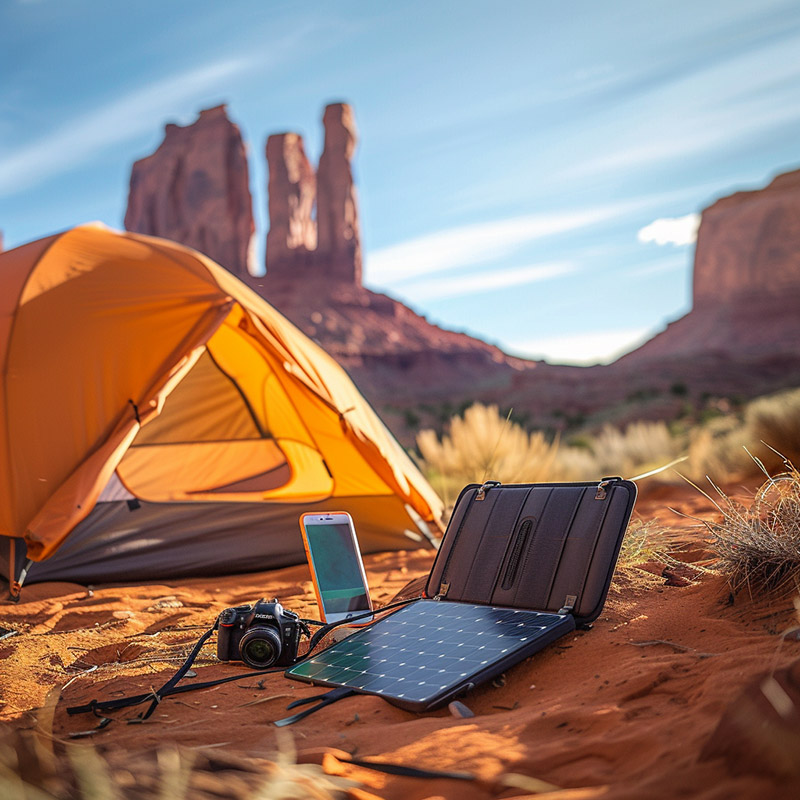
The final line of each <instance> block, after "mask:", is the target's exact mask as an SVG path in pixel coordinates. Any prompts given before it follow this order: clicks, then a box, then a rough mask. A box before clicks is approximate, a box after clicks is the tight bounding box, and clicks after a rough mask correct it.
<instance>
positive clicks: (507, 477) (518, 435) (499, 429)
mask: <svg viewBox="0 0 800 800" xmlns="http://www.w3.org/2000/svg"><path fill="white" fill-rule="evenodd" d="M448 431H449V432H448V433H444V434H442V437H441V439H440V438H439V437H438V436H437V435H436V432H435V431H433V430H423V431H420V433H419V434H418V435H417V447H418V448H419V451H420V453H421V455H422V460H423V464H422V467H423V470H424V471H425V472H426V473H427V475H428V477H429V478H430V479H431V481H432V483H433V485H434V486H435V487H436V488H437V489H438V490H439V491H440V492H441V493H442V497H443V499H444V500H445V504H449V502H452V501H453V500H454V499H455V495H456V494H457V493H458V491H459V490H460V489H461V488H462V487H463V486H464V485H465V484H468V483H481V482H482V481H484V480H489V479H491V480H498V481H502V482H503V483H520V482H524V483H532V482H535V481H542V480H546V479H547V478H548V477H550V475H551V474H552V467H553V463H554V461H555V458H556V454H557V452H558V442H548V441H547V439H546V438H545V436H544V434H543V433H541V432H538V431H537V432H535V433H530V434H529V433H526V432H525V430H523V428H522V427H521V426H520V425H518V424H517V423H515V422H512V421H511V419H510V416H509V417H506V418H504V417H502V416H501V415H500V412H499V411H498V408H497V406H485V405H482V404H481V403H475V404H474V405H472V406H470V407H469V408H468V409H467V410H466V411H465V412H464V416H463V417H458V416H454V417H452V418H451V419H450V422H449V423H448Z"/></svg>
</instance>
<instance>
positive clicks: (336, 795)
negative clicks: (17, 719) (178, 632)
mask: <svg viewBox="0 0 800 800" xmlns="http://www.w3.org/2000/svg"><path fill="white" fill-rule="evenodd" d="M24 734H28V735H27V736H25V735H24ZM287 742H288V744H287ZM355 786H357V784H356V783H355V782H354V781H351V780H349V779H346V778H342V777H338V776H332V775H328V774H327V773H325V772H324V771H323V768H322V767H321V766H319V765H317V764H298V763H296V760H295V752H294V747H293V745H291V740H290V738H289V737H287V738H286V739H285V740H284V741H282V742H281V746H280V749H279V751H278V753H277V754H276V756H275V759H274V760H268V759H263V758H246V757H243V756H237V755H234V754H232V753H226V752H224V751H221V750H213V749H178V748H176V747H169V748H162V749H161V750H159V751H158V752H157V753H155V754H154V753H152V752H146V751H143V752H133V753H131V752H129V751H126V750H110V751H108V752H107V753H105V754H104V755H101V754H100V753H99V752H98V751H97V750H96V749H95V748H94V747H91V746H85V745H71V746H68V747H67V750H66V756H55V755H54V754H53V752H52V749H48V748H46V747H43V746H42V743H41V741H37V740H36V737H34V736H31V735H30V732H16V733H15V734H14V735H11V736H8V737H7V738H6V742H5V743H4V744H2V745H0V797H2V798H3V800H151V799H152V798H156V800H340V799H341V798H344V797H345V796H346V794H347V791H348V790H349V789H351V788H353V787H355Z"/></svg>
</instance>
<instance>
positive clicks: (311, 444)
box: [0, 225, 442, 586]
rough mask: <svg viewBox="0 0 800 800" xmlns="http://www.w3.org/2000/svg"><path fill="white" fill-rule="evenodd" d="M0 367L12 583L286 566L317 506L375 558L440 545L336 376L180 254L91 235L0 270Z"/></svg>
mask: <svg viewBox="0 0 800 800" xmlns="http://www.w3.org/2000/svg"><path fill="white" fill-rule="evenodd" d="M0 360H2V368H3V383H2V391H1V392H0V499H1V501H0V534H2V535H3V536H6V537H8V540H7V543H8V546H7V547H4V548H3V547H0V553H2V554H3V558H2V559H0V561H1V562H2V563H0V567H3V569H4V572H5V575H6V576H7V577H8V578H9V580H10V581H11V583H12V586H13V585H14V581H15V580H17V581H19V582H20V583H21V579H22V577H24V576H26V575H27V578H28V580H52V579H61V580H78V581H92V580H96V581H97V580H122V579H126V580H147V579H150V578H159V577H161V578H164V577H176V576H182V575H197V574H213V573H215V572H216V573H222V572H235V571H245V570H257V569H264V568H268V567H277V566H282V565H285V564H290V563H297V562H298V561H302V560H303V549H302V544H301V540H300V535H299V526H298V516H299V514H300V513H301V512H302V511H308V510H312V511H313V510H315V509H318V508H319V509H322V508H325V509H328V510H344V511H349V512H350V513H351V514H352V515H353V518H354V520H355V523H356V528H357V530H358V533H359V540H360V543H361V545H362V549H364V550H365V551H367V552H369V551H375V550H385V549H400V548H408V547H419V546H423V545H424V544H425V543H426V542H427V540H429V539H431V537H432V535H433V534H438V533H439V530H440V528H439V523H438V521H439V519H440V516H441V511H442V506H441V501H440V500H439V498H438V497H437V496H436V494H435V493H434V492H433V490H432V489H431V488H430V486H429V485H428V483H427V482H426V480H425V479H424V477H423V476H422V475H421V474H420V472H419V471H418V470H417V468H416V467H415V466H414V464H413V463H412V461H411V460H410V459H409V457H408V456H407V455H406V453H405V452H404V451H403V450H402V449H401V448H400V446H399V445H398V444H397V442H396V441H395V440H394V438H393V437H392V435H391V434H390V433H389V431H388V430H387V429H386V427H385V426H384V425H383V423H382V422H381V421H380V419H379V418H378V417H377V415H376V414H375V413H374V412H373V411H372V409H371V408H370V406H369V405H368V404H367V402H366V401H365V400H364V398H363V397H362V396H361V395H360V394H359V392H358V390H357V389H356V387H355V386H354V385H353V383H352V382H351V381H350V379H349V378H348V377H347V375H346V374H345V372H344V370H343V369H342V368H341V367H340V366H339V365H338V364H336V362H335V361H334V360H333V359H332V358H330V356H328V355H327V354H326V353H325V352H324V351H323V350H322V349H321V348H320V347H319V346H317V345H316V344H314V343H313V342H312V341H311V340H309V339H308V338H307V337H306V336H305V335H304V334H303V333H301V332H300V331H299V330H298V329H297V328H295V327H294V326H293V325H292V324H291V323H290V322H288V321H287V320H286V319H285V318H284V317H282V316H281V315H280V314H279V313H278V312H277V311H276V310H275V309H273V308H272V307H271V306H270V305H269V304H268V303H266V302H265V301H264V300H263V299H262V298H261V297H259V296H258V295H257V294H256V293H255V292H253V291H252V290H251V289H249V288H248V287H247V286H245V285H244V284H243V283H241V282H240V281H239V280H237V279H236V278H234V277H233V276H232V275H231V274H230V273H229V272H227V271H226V270H225V269H223V268H222V267H220V266H219V265H217V264H215V263H214V262H212V261H211V260H210V259H208V258H206V257H205V256H203V255H202V254H200V253H198V252H195V251H193V250H190V249H188V248H186V247H183V246H180V245H177V244H174V243H172V242H167V241H164V240H161V239H155V238H151V237H147V236H139V235H134V234H120V233H116V232H113V231H110V230H108V229H106V228H104V227H102V226H98V225H85V226H81V227H78V228H74V229H73V230H69V231H67V232H65V233H62V234H58V235H56V236H51V237H49V238H46V239H42V240H39V241H36V242H32V243H30V244H27V245H24V246H22V247H19V248H17V249H15V250H11V251H8V252H5V253H2V254H0ZM3 564H4V566H3Z"/></svg>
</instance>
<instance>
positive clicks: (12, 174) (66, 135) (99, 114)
mask: <svg viewBox="0 0 800 800" xmlns="http://www.w3.org/2000/svg"><path fill="white" fill-rule="evenodd" d="M253 66H254V61H253V60H252V59H247V58H233V59H227V60H223V61H219V62H217V63H215V64H210V65H207V66H204V67H201V68H198V69H193V70H189V71H187V72H183V73H180V74H178V75H173V76H171V77H169V78H164V79H163V80H160V81H157V82H156V83H151V84H148V85H147V86H146V87H144V88H140V89H136V90H134V91H132V92H130V93H129V94H126V95H124V96H122V97H120V98H118V99H116V100H114V101H113V102H111V103H109V104H107V105H105V106H102V107H100V108H97V109H95V110H94V111H91V112H89V113H87V114H85V115H84V116H82V117H79V118H77V119H74V120H72V121H70V122H68V123H67V124H65V125H63V126H62V127H61V128H58V129H57V130H55V131H53V132H52V133H50V134H48V135H46V136H43V137H42V138H40V139H38V140H36V141H34V142H32V143H31V144H29V145H26V146H23V147H20V148H18V149H17V150H16V151H12V152H7V153H6V154H4V155H3V156H2V157H0V195H5V196H8V195H11V194H15V193H16V192H19V191H21V190H22V189H29V188H31V187H32V186H35V185H37V184H39V183H41V182H42V181H44V180H46V179H47V178H49V177H51V176H53V175H56V174H59V173H63V172H66V171H67V170H69V169H72V168H73V167H75V166H77V165H79V164H82V163H85V162H86V161H88V160H89V159H91V158H92V157H93V156H95V155H96V154H97V153H98V152H100V151H103V150H107V149H108V148H110V147H113V146H114V145H118V144H120V143H121V142H125V141H129V140H131V139H133V138H135V137H137V136H139V135H141V134H142V133H145V132H146V131H149V130H151V129H152V127H153V121H154V120H158V119H163V118H165V117H166V118H170V117H173V116H174V114H175V111H176V109H178V108H180V107H181V106H182V105H185V104H186V103H189V102H196V101H198V100H200V99H202V98H206V97H208V95H209V92H210V91H214V90H216V89H217V88H218V87H219V86H220V85H222V84H223V82H224V81H226V80H227V79H229V78H231V77H233V76H235V75H238V74H241V73H242V72H244V71H246V70H247V69H249V68H251V67H253Z"/></svg>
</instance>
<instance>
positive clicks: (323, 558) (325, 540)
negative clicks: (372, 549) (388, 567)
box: [305, 523, 369, 614]
mask: <svg viewBox="0 0 800 800" xmlns="http://www.w3.org/2000/svg"><path fill="white" fill-rule="evenodd" d="M305 528H306V536H307V538H308V548H309V550H310V552H311V560H312V561H313V563H314V570H315V571H316V573H317V584H318V586H319V593H320V595H321V596H322V604H323V606H324V608H325V613H326V614H327V613H331V614H341V613H343V612H347V611H369V598H368V597H367V594H366V588H365V586H364V579H363V577H362V575H361V570H360V569H359V563H360V561H359V556H358V553H356V549H355V544H354V542H353V537H352V534H351V533H350V527H349V525H347V524H344V525H335V524H333V523H330V524H322V525H306V526H305Z"/></svg>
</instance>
